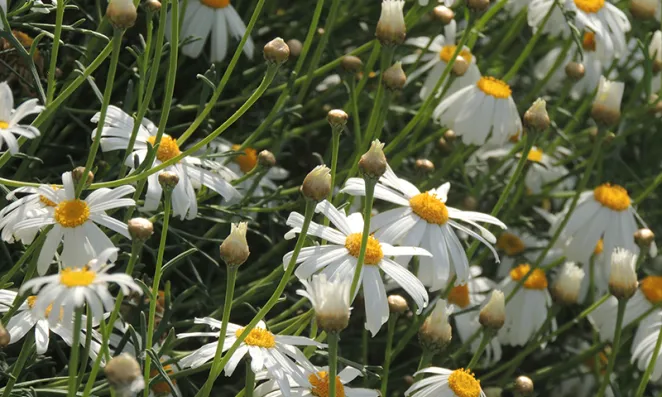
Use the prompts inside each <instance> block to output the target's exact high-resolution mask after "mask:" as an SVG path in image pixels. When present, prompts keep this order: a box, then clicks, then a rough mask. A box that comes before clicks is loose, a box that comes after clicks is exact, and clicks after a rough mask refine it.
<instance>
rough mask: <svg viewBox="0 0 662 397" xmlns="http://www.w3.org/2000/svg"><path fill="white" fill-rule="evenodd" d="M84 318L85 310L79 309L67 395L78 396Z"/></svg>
mask: <svg viewBox="0 0 662 397" xmlns="http://www.w3.org/2000/svg"><path fill="white" fill-rule="evenodd" d="M82 317H83V308H82V307H77V308H76V310H75V312H74V327H73V333H74V335H73V342H72V343H71V353H70V354H71V355H70V356H69V381H68V384H69V386H68V387H67V390H68V392H67V395H69V396H75V395H76V385H77V384H78V383H77V382H76V380H77V379H78V355H79V352H80V329H81V319H82Z"/></svg>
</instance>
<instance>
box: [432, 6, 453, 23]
mask: <svg viewBox="0 0 662 397" xmlns="http://www.w3.org/2000/svg"><path fill="white" fill-rule="evenodd" d="M432 15H434V17H435V18H437V19H438V20H439V21H441V23H443V24H444V25H448V24H449V23H451V21H452V20H453V19H454V18H455V13H454V12H453V10H451V9H450V8H448V7H446V6H436V7H435V8H434V10H432Z"/></svg>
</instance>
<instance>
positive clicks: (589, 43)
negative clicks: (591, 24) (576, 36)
mask: <svg viewBox="0 0 662 397" xmlns="http://www.w3.org/2000/svg"><path fill="white" fill-rule="evenodd" d="M582 47H584V51H590V52H594V51H595V33H593V32H586V33H584V37H583V39H582Z"/></svg>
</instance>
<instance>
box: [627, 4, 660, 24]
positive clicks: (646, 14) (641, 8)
mask: <svg viewBox="0 0 662 397" xmlns="http://www.w3.org/2000/svg"><path fill="white" fill-rule="evenodd" d="M657 7H660V5H659V0H631V1H630V12H631V13H632V16H634V17H635V18H638V19H653V18H655V13H656V11H657V10H656V9H657Z"/></svg>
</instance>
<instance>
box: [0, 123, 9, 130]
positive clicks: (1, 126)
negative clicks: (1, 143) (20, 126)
mask: <svg viewBox="0 0 662 397" xmlns="http://www.w3.org/2000/svg"><path fill="white" fill-rule="evenodd" d="M7 128H9V123H8V122H6V121H0V129H2V130H5V129H7Z"/></svg>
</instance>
